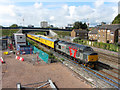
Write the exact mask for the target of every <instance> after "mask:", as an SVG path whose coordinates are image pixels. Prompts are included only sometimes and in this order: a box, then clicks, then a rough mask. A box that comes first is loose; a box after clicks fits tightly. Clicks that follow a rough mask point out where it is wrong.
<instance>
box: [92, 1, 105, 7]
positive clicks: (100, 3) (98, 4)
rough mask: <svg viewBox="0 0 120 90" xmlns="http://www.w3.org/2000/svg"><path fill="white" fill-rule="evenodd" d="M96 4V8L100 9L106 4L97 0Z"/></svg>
mask: <svg viewBox="0 0 120 90" xmlns="http://www.w3.org/2000/svg"><path fill="white" fill-rule="evenodd" d="M94 4H95V6H96V7H100V6H102V5H103V4H104V0H96V1H95V3H94Z"/></svg>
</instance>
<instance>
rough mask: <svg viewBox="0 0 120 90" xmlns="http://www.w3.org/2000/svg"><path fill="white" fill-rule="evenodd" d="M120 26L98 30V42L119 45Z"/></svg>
mask: <svg viewBox="0 0 120 90" xmlns="http://www.w3.org/2000/svg"><path fill="white" fill-rule="evenodd" d="M119 30H120V24H111V25H103V26H100V27H99V29H98V42H103V43H117V42H119V40H118V38H119V37H118V36H119V35H120V34H119V35H118V32H119Z"/></svg>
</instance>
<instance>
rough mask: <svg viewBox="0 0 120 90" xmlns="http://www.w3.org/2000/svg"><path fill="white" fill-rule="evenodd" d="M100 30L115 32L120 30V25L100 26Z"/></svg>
mask: <svg viewBox="0 0 120 90" xmlns="http://www.w3.org/2000/svg"><path fill="white" fill-rule="evenodd" d="M99 29H107V30H112V31H115V30H117V29H120V24H111V25H103V26H100V27H99Z"/></svg>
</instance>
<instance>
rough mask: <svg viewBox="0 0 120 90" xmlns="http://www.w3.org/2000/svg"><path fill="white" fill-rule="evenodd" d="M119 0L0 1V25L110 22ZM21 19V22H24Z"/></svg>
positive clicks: (38, 25) (60, 24)
mask: <svg viewBox="0 0 120 90" xmlns="http://www.w3.org/2000/svg"><path fill="white" fill-rule="evenodd" d="M118 1H119V0H84V1H83V0H0V25H2V26H10V25H12V24H18V25H24V26H28V25H29V24H32V25H34V26H36V27H40V22H41V21H48V23H49V24H52V25H54V26H59V27H62V26H67V24H72V23H74V22H75V21H82V22H89V23H90V25H91V26H93V25H97V24H100V22H102V21H104V22H107V23H110V22H112V20H113V19H114V18H115V16H116V15H117V14H118ZM23 19H24V21H23Z"/></svg>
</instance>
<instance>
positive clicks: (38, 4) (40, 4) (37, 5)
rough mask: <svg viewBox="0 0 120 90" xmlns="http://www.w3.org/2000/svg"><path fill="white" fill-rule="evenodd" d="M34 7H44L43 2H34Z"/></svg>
mask: <svg viewBox="0 0 120 90" xmlns="http://www.w3.org/2000/svg"><path fill="white" fill-rule="evenodd" d="M34 7H35V8H40V7H42V3H37V2H36V3H35V4H34Z"/></svg>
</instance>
